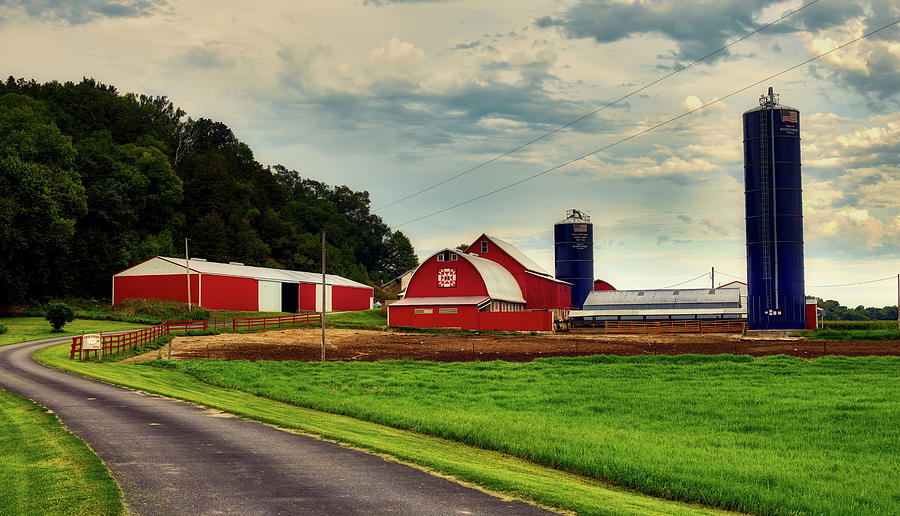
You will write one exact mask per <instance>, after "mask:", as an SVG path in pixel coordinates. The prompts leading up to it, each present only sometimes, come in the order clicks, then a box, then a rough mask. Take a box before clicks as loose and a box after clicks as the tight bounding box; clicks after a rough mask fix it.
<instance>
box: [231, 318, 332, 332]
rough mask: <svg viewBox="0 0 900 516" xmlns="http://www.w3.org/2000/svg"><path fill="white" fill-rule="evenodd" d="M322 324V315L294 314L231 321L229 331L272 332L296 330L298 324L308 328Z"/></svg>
mask: <svg viewBox="0 0 900 516" xmlns="http://www.w3.org/2000/svg"><path fill="white" fill-rule="evenodd" d="M311 322H312V323H317V324H321V323H322V314H296V315H276V316H271V317H250V318H243V319H233V320H232V321H231V331H233V332H235V333H237V332H238V331H255V330H274V329H281V328H284V327H285V326H290V327H291V328H296V327H297V325H298V324H301V323H303V324H305V325H306V327H307V328H308V327H309V323H311Z"/></svg>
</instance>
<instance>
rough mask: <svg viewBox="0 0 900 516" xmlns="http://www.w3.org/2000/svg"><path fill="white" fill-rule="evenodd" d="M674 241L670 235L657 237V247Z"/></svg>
mask: <svg viewBox="0 0 900 516" xmlns="http://www.w3.org/2000/svg"><path fill="white" fill-rule="evenodd" d="M670 240H672V238H671V237H669V236H668V235H656V245H660V244H664V243H666V242H669V241H670Z"/></svg>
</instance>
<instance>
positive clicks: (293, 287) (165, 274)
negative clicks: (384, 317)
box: [112, 256, 374, 313]
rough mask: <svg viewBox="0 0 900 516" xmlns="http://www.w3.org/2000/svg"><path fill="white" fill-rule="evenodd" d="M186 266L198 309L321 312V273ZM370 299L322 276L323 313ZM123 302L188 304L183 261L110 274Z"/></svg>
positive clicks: (202, 263)
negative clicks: (162, 301) (161, 301)
mask: <svg viewBox="0 0 900 516" xmlns="http://www.w3.org/2000/svg"><path fill="white" fill-rule="evenodd" d="M189 263H190V290H191V295H190V300H191V302H192V303H194V304H197V305H200V306H202V307H203V308H207V309H210V310H253V311H260V312H292V313H296V312H301V311H320V310H321V308H322V275H321V274H316V273H314V272H301V271H289V270H282V269H270V268H266V267H251V266H247V265H244V264H242V263H237V262H232V263H217V262H208V261H206V260H203V259H199V258H193V259H191V260H190V262H189ZM373 296H374V294H373V289H372V287H370V286H368V285H363V284H362V283H357V282H355V281H352V280H349V279H347V278H343V277H341V276H335V275H333V274H328V275H326V276H325V310H326V311H338V310H340V311H350V310H368V309H370V308H372V301H373ZM124 299H169V300H172V301H181V302H187V301H188V273H187V264H186V263H185V260H184V259H183V258H166V257H163V256H156V257H153V258H150V259H149V260H146V261H144V262H141V263H139V264H137V265H134V266H133V267H129V268H128V269H125V270H124V271H122V272H119V273H117V274H115V275H113V285H112V300H113V303H120V302H121V301H122V300H124Z"/></svg>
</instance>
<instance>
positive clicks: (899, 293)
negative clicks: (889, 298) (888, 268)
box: [897, 274, 900, 330]
mask: <svg viewBox="0 0 900 516" xmlns="http://www.w3.org/2000/svg"><path fill="white" fill-rule="evenodd" d="M897 329H898V330H900V274H898V275H897Z"/></svg>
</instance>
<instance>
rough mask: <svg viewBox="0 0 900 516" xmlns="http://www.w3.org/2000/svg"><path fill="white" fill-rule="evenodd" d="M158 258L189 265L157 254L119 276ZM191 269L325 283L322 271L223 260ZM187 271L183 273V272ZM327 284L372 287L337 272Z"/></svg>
mask: <svg viewBox="0 0 900 516" xmlns="http://www.w3.org/2000/svg"><path fill="white" fill-rule="evenodd" d="M156 260H162V261H165V262H168V263H167V264H166V266H167V268H169V267H171V266H173V265H174V266H175V267H178V268H180V269H181V270H182V271H183V270H184V268H185V264H184V258H169V257H166V256H156V257H153V258H151V259H150V260H147V261H145V262H142V263H139V264H137V265H135V266H133V267H129V268H128V269H125V270H124V271H122V272H119V273H118V274H115V276H134V275H138V274H142V273H143V272H144V270H146V273H150V274H152V272H151V267H148V265H151V262H153V261H156ZM190 264H191V271H194V272H198V273H200V274H215V275H218V276H235V277H239V278H253V279H256V280H263V281H280V282H283V283H317V284H320V285H321V284H322V274H320V273H315V272H303V271H291V270H286V269H270V268H268V267H254V266H251V265H240V264H236V263H219V262H208V261H206V260H190ZM182 273H183V272H182ZM325 284H326V285H337V286H342V287H356V288H368V289H371V288H372V287H370V286H368V285H363V284H362V283H358V282H356V281H353V280H349V279H347V278H344V277H342V276H337V275H334V274H326V275H325Z"/></svg>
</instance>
